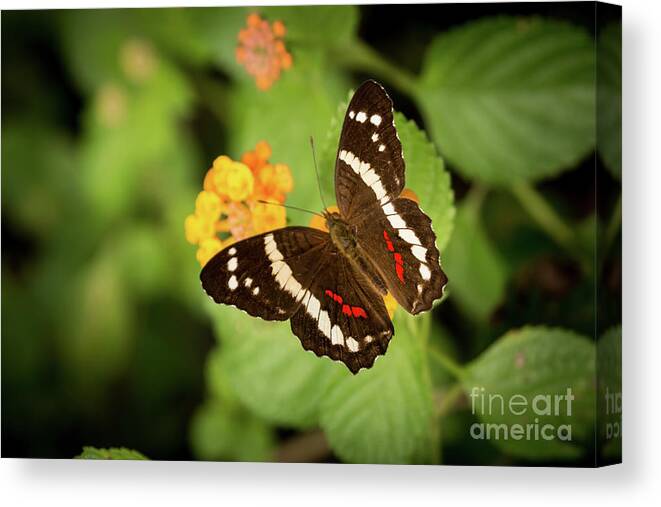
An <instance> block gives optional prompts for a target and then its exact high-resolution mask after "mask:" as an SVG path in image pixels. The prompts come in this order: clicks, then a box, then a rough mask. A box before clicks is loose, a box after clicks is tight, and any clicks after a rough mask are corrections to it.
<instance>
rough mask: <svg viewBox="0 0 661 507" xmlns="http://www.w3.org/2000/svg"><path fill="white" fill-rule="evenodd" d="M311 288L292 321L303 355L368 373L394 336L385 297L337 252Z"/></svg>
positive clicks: (326, 258)
mask: <svg viewBox="0 0 661 507" xmlns="http://www.w3.org/2000/svg"><path fill="white" fill-rule="evenodd" d="M324 260H325V263H324V265H323V267H322V269H321V270H320V271H319V273H318V274H317V276H316V277H315V280H314V283H313V284H312V285H311V286H310V288H309V293H310V296H309V298H307V297H306V299H304V300H303V302H302V305H301V307H300V308H299V310H298V311H297V312H296V313H295V314H294V316H293V317H292V319H291V327H292V330H293V331H294V334H295V335H296V336H298V337H299V338H300V340H301V343H302V344H303V347H304V348H305V349H307V350H312V351H313V352H314V353H315V354H316V355H318V356H329V357H331V358H332V359H335V360H337V361H342V362H343V363H344V364H346V365H347V367H348V368H349V370H351V372H352V373H357V372H358V370H360V369H361V368H370V367H371V366H372V365H373V364H374V360H375V359H376V357H377V356H379V355H381V354H385V352H386V349H387V347H388V342H389V341H390V338H391V337H392V335H393V333H394V329H393V326H392V322H391V321H390V317H389V316H388V312H387V310H386V307H385V304H384V302H383V296H382V295H381V294H379V292H378V290H377V289H376V288H375V287H374V286H373V285H372V283H370V281H369V280H368V279H367V278H366V277H365V274H364V273H361V272H357V271H356V270H355V269H354V268H353V267H352V266H351V264H350V263H349V261H348V260H347V259H346V258H345V257H344V256H342V255H341V254H339V253H335V252H329V255H327V256H324Z"/></svg>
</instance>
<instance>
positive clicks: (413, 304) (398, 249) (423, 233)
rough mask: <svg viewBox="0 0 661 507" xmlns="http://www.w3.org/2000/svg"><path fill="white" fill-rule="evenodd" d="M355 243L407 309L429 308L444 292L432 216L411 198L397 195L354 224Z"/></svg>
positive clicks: (445, 281)
mask: <svg viewBox="0 0 661 507" xmlns="http://www.w3.org/2000/svg"><path fill="white" fill-rule="evenodd" d="M356 229H357V234H358V243H359V244H360V245H361V246H362V247H363V251H364V252H365V254H366V255H367V256H368V257H369V259H370V260H371V261H372V263H373V265H374V266H375V267H376V269H377V271H378V273H379V274H380V275H381V277H382V278H383V280H384V281H385V283H386V286H387V287H388V290H389V291H390V293H391V294H392V295H393V296H394V298H395V299H396V300H397V302H398V303H399V304H400V305H401V306H402V307H403V308H404V309H406V311H407V312H409V313H412V314H417V313H420V312H423V311H426V310H429V309H431V307H432V304H433V302H434V300H436V299H438V298H440V297H441V296H442V295H443V289H444V287H445V285H446V283H447V277H446V276H445V273H443V270H442V269H441V266H440V262H439V254H438V249H437V248H436V235H435V234H434V231H433V230H432V228H431V220H430V219H429V217H428V216H427V215H425V214H424V213H423V212H422V211H421V210H420V208H419V207H418V205H417V204H416V203H415V202H413V201H411V200H410V199H404V198H399V199H395V200H394V201H392V202H389V203H387V204H384V205H383V206H381V207H379V208H378V209H377V210H376V211H374V212H372V213H370V214H369V215H365V217H364V218H363V219H362V220H361V221H360V222H358V223H357V224H356Z"/></svg>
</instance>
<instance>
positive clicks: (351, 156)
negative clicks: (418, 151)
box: [335, 81, 404, 221]
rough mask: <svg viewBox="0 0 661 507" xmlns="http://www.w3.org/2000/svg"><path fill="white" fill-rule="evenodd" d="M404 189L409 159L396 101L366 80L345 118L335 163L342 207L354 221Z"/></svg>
mask: <svg viewBox="0 0 661 507" xmlns="http://www.w3.org/2000/svg"><path fill="white" fill-rule="evenodd" d="M403 189H404V159H403V157H402V145H401V143H400V141H399V137H398V136H397V130H396V129H395V124H394V120H393V107H392V101H391V100H390V97H388V94H387V93H386V91H385V90H384V89H383V87H382V86H381V85H379V84H378V83H376V82H375V81H366V82H365V83H363V84H362V85H361V86H360V87H359V88H358V90H356V93H355V94H354V96H353V98H352V99H351V102H350V103H349V106H348V108H347V112H346V115H345V116H344V125H343V127H342V133H341V134H340V141H339V146H338V150H337V158H336V162H335V196H336V199H337V205H338V207H339V209H340V212H341V213H342V216H343V217H345V218H346V219H348V220H349V221H351V219H352V218H353V217H356V216H359V215H360V214H361V213H363V212H364V211H365V209H366V207H370V206H373V205H374V204H375V203H380V204H384V203H386V202H389V201H390V200H392V199H394V198H396V197H397V196H398V195H399V194H400V193H401V191H402V190H403Z"/></svg>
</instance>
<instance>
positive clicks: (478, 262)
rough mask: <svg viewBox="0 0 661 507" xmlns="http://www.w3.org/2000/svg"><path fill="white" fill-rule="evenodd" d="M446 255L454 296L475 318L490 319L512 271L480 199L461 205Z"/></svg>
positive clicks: (446, 268) (445, 260)
mask: <svg viewBox="0 0 661 507" xmlns="http://www.w3.org/2000/svg"><path fill="white" fill-rule="evenodd" d="M442 259H443V268H444V269H445V271H446V272H447V274H448V280H449V283H448V288H449V290H450V294H451V296H450V297H451V298H452V300H453V301H456V302H457V304H458V305H459V307H460V308H461V309H462V310H463V311H465V312H466V314H468V315H469V316H470V317H471V318H472V319H476V320H479V321H485V320H487V319H488V318H489V316H490V315H491V314H492V312H493V311H494V309H495V308H496V306H497V305H498V304H499V303H500V302H501V301H502V300H503V298H504V296H505V286H506V283H507V276H508V272H507V266H506V264H505V262H504V260H503V259H502V258H501V257H500V254H499V252H498V251H497V250H496V248H495V247H494V246H493V244H492V243H491V240H490V239H489V237H488V236H487V233H486V231H485V230H484V227H483V225H482V222H481V219H480V215H479V209H478V206H476V203H474V202H472V201H470V200H467V201H465V202H463V203H462V205H461V206H460V207H459V211H458V213H457V218H456V224H455V233H454V235H453V237H452V241H450V244H449V245H448V247H447V249H446V250H445V252H444V254H443V257H442Z"/></svg>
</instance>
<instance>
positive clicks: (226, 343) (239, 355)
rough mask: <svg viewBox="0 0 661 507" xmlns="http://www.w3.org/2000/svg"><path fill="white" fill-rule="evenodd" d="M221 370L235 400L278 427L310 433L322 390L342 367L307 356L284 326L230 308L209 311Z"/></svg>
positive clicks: (289, 330)
mask: <svg viewBox="0 0 661 507" xmlns="http://www.w3.org/2000/svg"><path fill="white" fill-rule="evenodd" d="M210 312H211V315H212V316H213V319H214V323H215V329H216V335H217V336H218V337H219V339H220V341H221V343H222V347H223V355H222V358H221V360H220V361H221V364H222V369H223V371H224V372H225V374H226V375H227V378H228V379H229V382H230V384H231V386H232V390H233V391H234V393H236V395H237V397H238V398H239V400H240V401H241V402H242V403H243V404H244V405H245V406H246V407H248V408H250V409H251V410H252V411H254V412H255V413H256V414H258V415H259V416H260V417H263V418H264V419H266V420H268V421H270V422H272V423H275V424H278V425H281V426H293V427H298V428H304V427H310V426H312V425H314V424H315V423H316V422H317V420H318V413H319V405H320V403H321V402H322V401H323V399H324V396H325V392H326V387H327V386H328V385H329V383H330V382H332V380H333V379H334V378H336V376H337V375H338V374H341V373H342V372H343V370H344V369H345V367H344V366H343V365H340V364H338V363H333V362H332V361H331V360H330V359H328V358H318V357H317V356H315V355H314V354H313V353H312V352H306V351H305V350H303V348H302V347H301V343H300V341H299V340H298V338H297V337H296V336H294V334H293V333H292V332H291V329H290V325H289V322H267V321H263V320H261V319H256V318H253V317H250V316H249V315H247V314H246V313H244V312H241V311H239V310H237V309H236V308H233V307H229V306H216V305H214V306H213V307H210Z"/></svg>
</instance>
